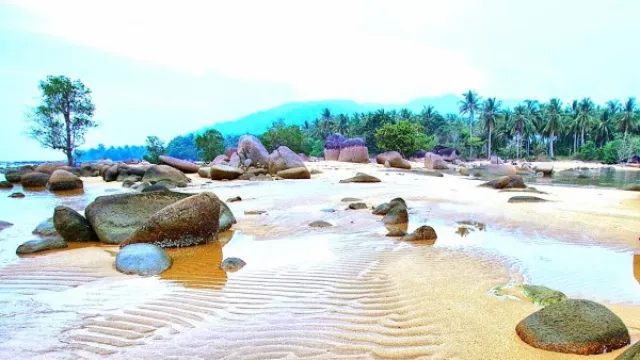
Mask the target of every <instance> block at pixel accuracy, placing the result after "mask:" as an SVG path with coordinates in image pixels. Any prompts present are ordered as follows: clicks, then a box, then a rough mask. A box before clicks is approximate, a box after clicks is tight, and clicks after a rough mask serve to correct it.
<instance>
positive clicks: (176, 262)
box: [160, 241, 227, 289]
mask: <svg viewBox="0 0 640 360" xmlns="http://www.w3.org/2000/svg"><path fill="white" fill-rule="evenodd" d="M167 253H169V255H171V257H172V258H173V264H172V265H171V267H170V268H169V270H167V271H165V272H163V273H162V274H160V277H161V278H162V279H166V280H172V281H175V282H176V283H179V284H181V285H183V286H185V287H192V288H207V289H221V288H222V287H223V286H224V284H225V282H226V281H227V274H226V272H224V270H221V269H220V264H221V263H222V244H221V243H220V242H219V241H212V242H210V243H208V244H204V245H199V246H191V247H184V248H173V249H167Z"/></svg>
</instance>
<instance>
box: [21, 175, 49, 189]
mask: <svg viewBox="0 0 640 360" xmlns="http://www.w3.org/2000/svg"><path fill="white" fill-rule="evenodd" d="M49 177H50V175H49V174H47V173H41V172H31V173H28V174H24V175H22V177H21V178H20V184H21V185H22V187H25V188H38V187H45V186H47V183H48V182H49Z"/></svg>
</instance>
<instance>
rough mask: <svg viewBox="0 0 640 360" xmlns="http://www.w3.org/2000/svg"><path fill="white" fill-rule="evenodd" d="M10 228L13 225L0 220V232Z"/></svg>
mask: <svg viewBox="0 0 640 360" xmlns="http://www.w3.org/2000/svg"><path fill="white" fill-rule="evenodd" d="M12 226H13V224H12V223H10V222H8V221H2V220H0V230H4V229H6V228H10V227H12Z"/></svg>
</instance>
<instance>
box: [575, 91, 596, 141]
mask: <svg viewBox="0 0 640 360" xmlns="http://www.w3.org/2000/svg"><path fill="white" fill-rule="evenodd" d="M594 110H595V105H594V104H593V101H591V99H590V98H588V97H587V98H584V99H582V100H580V103H579V104H578V118H577V120H578V124H579V126H580V133H581V136H580V143H581V144H582V145H584V144H585V141H584V134H585V132H586V131H587V127H589V126H591V124H592V123H593V112H594Z"/></svg>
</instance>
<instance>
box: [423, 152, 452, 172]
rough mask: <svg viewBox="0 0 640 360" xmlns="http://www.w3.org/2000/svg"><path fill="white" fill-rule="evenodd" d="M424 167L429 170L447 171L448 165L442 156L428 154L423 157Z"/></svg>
mask: <svg viewBox="0 0 640 360" xmlns="http://www.w3.org/2000/svg"><path fill="white" fill-rule="evenodd" d="M424 167H425V168H426V169H429V170H447V169H449V164H447V162H446V161H444V159H443V158H442V156H440V155H438V154H435V153H432V152H428V153H426V154H425V156H424Z"/></svg>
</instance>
